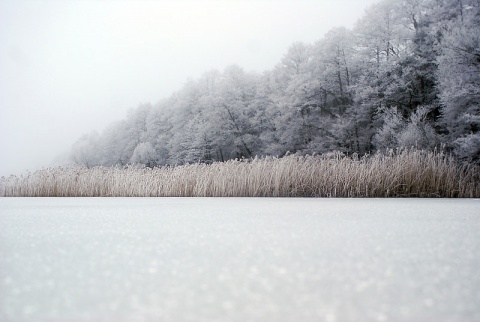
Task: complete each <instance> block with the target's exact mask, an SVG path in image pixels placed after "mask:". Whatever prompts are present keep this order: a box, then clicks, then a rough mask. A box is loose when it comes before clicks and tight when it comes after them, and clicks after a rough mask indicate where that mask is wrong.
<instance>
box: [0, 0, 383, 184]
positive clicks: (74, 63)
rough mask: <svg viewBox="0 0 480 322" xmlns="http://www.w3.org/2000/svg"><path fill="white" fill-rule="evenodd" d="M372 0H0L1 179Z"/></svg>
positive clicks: (340, 20)
mask: <svg viewBox="0 0 480 322" xmlns="http://www.w3.org/2000/svg"><path fill="white" fill-rule="evenodd" d="M375 2H377V0H285V1H274V0H263V1H261V0H223V1H220V0H218V1H207V0H196V1H194V0H191V1H190V0H176V1H165V0H159V1H139V0H137V1H134V0H131V1H118V0H117V1H106V0H83V1H81V0H63V1H61V0H50V1H48V0H44V1H41V0H32V1H25V0H0V175H8V174H12V173H21V172H23V171H25V170H26V169H30V170H35V169H38V168H39V167H42V166H48V165H49V164H50V163H51V162H52V160H53V159H55V158H56V157H57V156H58V155H60V154H62V153H65V152H68V151H69V149H70V147H71V145H72V144H73V143H74V142H75V141H76V140H77V139H78V138H79V137H80V136H81V135H82V134H84V133H89V132H91V131H93V130H96V131H98V132H101V131H102V130H103V129H104V128H105V127H106V125H108V124H110V123H111V122H112V121H115V120H118V119H121V118H123V117H125V116H126V111H128V110H129V109H131V108H135V107H137V106H138V105H139V104H140V103H147V102H151V103H155V102H157V101H159V100H160V99H162V98H165V97H168V96H169V95H170V94H172V93H173V92H174V91H176V90H178V89H180V88H181V87H182V86H183V84H184V83H185V81H186V80H187V78H189V77H192V78H197V77H199V76H200V75H201V74H202V73H203V72H206V71H208V70H211V69H218V70H223V68H225V67H226V66H228V65H231V64H238V65H240V66H241V67H243V68H244V69H245V70H247V71H251V70H255V71H259V72H261V71H264V70H267V69H271V68H272V67H273V66H274V65H276V64H277V63H279V62H280V59H281V58H282V56H283V55H284V54H285V53H286V52H287V49H288V47H289V46H290V44H291V43H293V42H294V41H303V42H305V43H313V42H315V41H316V40H319V39H321V38H322V37H323V35H324V34H325V33H326V32H327V31H328V30H330V29H331V28H333V27H335V26H345V27H348V28H351V27H353V25H354V23H355V22H356V20H357V19H358V18H360V17H361V16H362V14H363V12H364V10H365V8H366V7H368V6H369V5H371V4H373V3H375Z"/></svg>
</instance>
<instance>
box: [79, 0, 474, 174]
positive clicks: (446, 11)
mask: <svg viewBox="0 0 480 322" xmlns="http://www.w3.org/2000/svg"><path fill="white" fill-rule="evenodd" d="M312 32H314V31H312ZM479 130H480V4H479V2H478V0H384V1H381V2H379V3H378V4H375V5H373V6H371V7H370V8H369V9H368V10H366V12H365V14H364V16H363V18H361V19H360V20H359V21H358V22H357V24H356V26H355V27H354V29H353V30H348V29H345V28H335V29H333V30H331V31H330V32H329V33H327V34H326V35H325V36H324V38H323V39H321V40H319V41H318V42H316V43H315V44H304V43H294V44H292V45H291V47H290V48H289V49H288V52H287V53H286V54H285V55H284V57H283V59H282V60H281V62H280V63H279V64H278V65H276V67H275V68H274V69H273V70H270V71H266V72H264V73H261V74H260V73H248V72H245V71H244V70H243V69H242V68H241V67H239V66H231V67H228V68H226V69H225V70H224V71H223V72H219V71H210V72H207V73H205V74H204V75H203V76H202V77H201V78H200V79H198V80H194V81H193V80H192V81H189V82H188V83H187V84H186V85H185V86H184V87H183V88H182V89H180V90H179V91H178V92H176V93H174V94H173V95H172V96H171V97H169V98H167V99H165V100H163V101H161V102H159V103H157V104H155V105H151V104H145V105H141V106H139V107H138V108H137V109H135V110H133V111H131V112H130V113H129V114H128V116H127V118H126V119H125V120H123V121H121V122H118V123H115V124H112V125H111V126H110V127H109V128H107V129H106V130H105V131H104V132H103V133H102V134H101V135H99V134H96V133H93V134H89V135H86V136H84V137H82V138H81V139H80V140H78V141H77V142H76V143H75V144H74V146H73V149H72V153H71V158H72V160H73V161H74V162H76V163H78V164H82V165H85V166H87V167H93V166H99V165H103V166H114V165H127V164H143V165H146V166H147V167H154V166H162V165H174V164H177V165H179V164H186V163H195V162H200V163H212V162H216V161H227V160H231V159H235V158H242V157H244V158H251V157H254V156H265V155H273V156H283V155H285V154H287V153H296V154H299V155H305V154H312V153H317V154H322V153H326V152H329V151H339V152H341V153H345V154H352V153H358V154H360V155H363V154H365V153H372V152H375V151H384V150H385V149H388V148H401V147H412V146H414V147H416V148H418V149H425V150H431V149H434V148H435V147H439V146H443V148H444V149H446V150H447V151H449V152H452V153H453V154H454V155H455V156H457V157H458V158H460V159H463V160H468V161H473V162H480V131H479Z"/></svg>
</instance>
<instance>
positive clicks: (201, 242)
mask: <svg viewBox="0 0 480 322" xmlns="http://www.w3.org/2000/svg"><path fill="white" fill-rule="evenodd" d="M479 232H480V200H473V199H466V200H447V199H435V200H432V199H280V198H279V199H269V198H262V199H253V198H243V199H242V198H217V199H212V198H130V199H128V198H76V199H75V198H36V199H35V198H0V321H386V320H389V321H479V320H480V291H479V290H480V269H479V268H480V233H479Z"/></svg>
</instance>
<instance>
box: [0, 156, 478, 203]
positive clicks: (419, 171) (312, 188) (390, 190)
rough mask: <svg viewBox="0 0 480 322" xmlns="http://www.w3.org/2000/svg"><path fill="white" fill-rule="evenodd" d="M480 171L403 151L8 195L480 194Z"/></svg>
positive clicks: (181, 169) (64, 181)
mask: <svg viewBox="0 0 480 322" xmlns="http://www.w3.org/2000/svg"><path fill="white" fill-rule="evenodd" d="M479 182H480V168H479V167H478V166H476V165H466V164H460V163H458V162H456V161H455V160H454V159H453V158H451V157H449V156H447V155H445V154H443V153H441V152H440V153H435V152H426V151H418V150H401V151H397V152H396V153H394V152H392V151H391V152H389V153H388V154H376V155H373V156H365V157H362V158H358V157H356V156H353V157H346V156H343V155H341V154H330V155H326V156H295V155H290V156H286V157H283V158H273V157H267V158H256V159H254V160H249V161H246V160H241V161H239V160H232V161H228V162H224V163H213V164H209V165H208V164H190V165H182V166H176V167H169V166H166V167H160V168H153V169H150V168H141V167H133V166H131V167H126V168H119V167H114V168H107V167H96V168H92V169H87V168H82V167H68V168H49V169H44V170H40V171H37V172H34V173H28V174H26V175H23V176H20V177H16V176H11V177H9V178H2V179H1V181H0V194H1V195H3V196H32V197H33V196H35V197H36V196H38V197H47V196H48V197H97V196H106V197H114V196H115V197H117V196H124V197H144V196H146V197H460V198H479V197H480V183H479Z"/></svg>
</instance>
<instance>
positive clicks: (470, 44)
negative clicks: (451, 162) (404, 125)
mask: <svg viewBox="0 0 480 322" xmlns="http://www.w3.org/2000/svg"><path fill="white" fill-rule="evenodd" d="M465 2H467V1H465ZM465 2H464V3H463V7H462V8H463V9H462V10H461V11H460V13H461V14H460V15H457V17H456V19H454V20H453V21H451V24H449V25H448V26H447V29H446V30H445V31H444V34H443V39H442V43H441V45H440V48H441V54H440V56H439V57H438V60H437V62H438V73H437V76H438V82H439V88H440V98H441V102H442V120H443V122H444V123H445V125H446V128H447V131H448V133H447V134H446V143H447V144H448V145H449V146H451V147H452V148H453V149H454V152H455V153H456V154H457V155H458V156H459V157H462V158H465V159H470V160H476V161H479V160H480V4H479V3H478V2H473V1H470V2H469V3H468V4H466V3H465Z"/></svg>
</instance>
